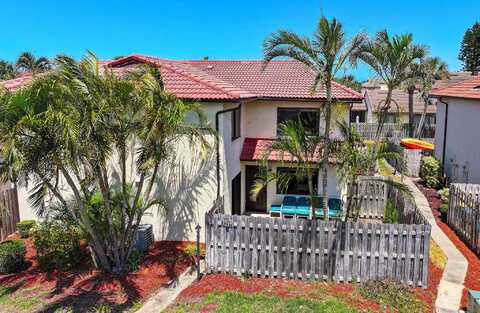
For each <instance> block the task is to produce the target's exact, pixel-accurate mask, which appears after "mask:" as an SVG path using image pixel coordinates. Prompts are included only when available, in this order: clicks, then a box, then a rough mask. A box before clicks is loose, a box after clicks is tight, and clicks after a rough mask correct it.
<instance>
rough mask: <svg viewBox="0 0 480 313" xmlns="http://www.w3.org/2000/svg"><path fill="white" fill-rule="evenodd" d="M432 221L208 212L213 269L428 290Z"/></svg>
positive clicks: (210, 269)
mask: <svg viewBox="0 0 480 313" xmlns="http://www.w3.org/2000/svg"><path fill="white" fill-rule="evenodd" d="M429 242H430V225H423V224H418V225H417V224H411V225H404V224H375V223H353V222H343V221H328V222H326V221H321V220H315V219H314V220H306V219H281V218H268V217H252V216H238V215H233V216H232V215H223V214H209V213H207V215H206V249H207V254H206V263H207V271H208V272H210V273H216V272H221V273H230V274H233V275H249V276H250V275H251V276H257V277H278V278H282V277H284V278H295V279H318V280H326V281H330V280H333V281H336V282H364V281H368V280H381V279H395V280H398V281H400V282H402V283H405V284H408V285H411V286H421V287H424V288H426V287H427V281H428V251H429Z"/></svg>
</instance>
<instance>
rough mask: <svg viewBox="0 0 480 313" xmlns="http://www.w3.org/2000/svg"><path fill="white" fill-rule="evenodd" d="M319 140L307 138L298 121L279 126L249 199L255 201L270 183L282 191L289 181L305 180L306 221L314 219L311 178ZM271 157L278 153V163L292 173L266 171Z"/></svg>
mask: <svg viewBox="0 0 480 313" xmlns="http://www.w3.org/2000/svg"><path fill="white" fill-rule="evenodd" d="M323 141H324V138H323V136H318V135H317V136H316V135H311V134H308V133H307V131H306V130H305V128H304V126H303V123H302V121H301V120H300V119H298V120H291V121H287V122H285V123H282V124H280V125H279V138H278V139H277V140H275V141H274V142H273V143H272V144H271V145H270V146H269V148H268V149H267V151H266V152H265V153H264V155H263V156H262V159H263V162H262V166H261V170H260V175H259V176H258V177H257V179H256V180H255V184H254V186H253V188H252V190H251V191H250V195H251V197H252V198H256V197H257V196H258V194H259V193H260V191H261V190H263V189H264V188H266V186H267V184H268V183H269V182H271V181H277V183H278V184H277V185H278V186H280V188H281V189H283V190H282V191H286V189H287V186H288V184H289V182H290V180H292V179H307V185H308V194H309V196H310V203H311V206H310V218H313V217H315V207H314V205H313V197H314V196H315V195H316V194H317V190H316V189H315V188H314V181H313V179H314V176H315V174H316V173H317V170H318V167H317V166H316V165H315V162H316V159H317V158H318V156H319V152H320V150H321V147H322V146H323ZM271 153H279V155H280V158H281V161H282V162H288V163H290V166H291V168H293V169H295V171H293V172H286V173H273V172H270V171H269V170H268V164H267V163H268V158H269V156H270V154H271Z"/></svg>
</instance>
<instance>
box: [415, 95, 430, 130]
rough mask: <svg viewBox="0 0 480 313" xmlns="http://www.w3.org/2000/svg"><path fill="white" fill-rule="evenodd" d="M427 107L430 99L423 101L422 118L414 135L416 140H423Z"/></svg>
mask: <svg viewBox="0 0 480 313" xmlns="http://www.w3.org/2000/svg"><path fill="white" fill-rule="evenodd" d="M427 105H428V97H427V98H425V99H423V112H422V117H421V118H420V121H419V122H418V125H417V130H416V131H415V134H414V135H415V137H416V138H421V136H422V129H423V124H424V123H425V116H426V115H427Z"/></svg>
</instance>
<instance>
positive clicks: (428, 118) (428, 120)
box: [413, 114, 436, 126]
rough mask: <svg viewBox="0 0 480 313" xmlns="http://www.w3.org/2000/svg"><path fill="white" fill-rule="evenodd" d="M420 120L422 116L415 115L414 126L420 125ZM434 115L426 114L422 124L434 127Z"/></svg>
mask: <svg viewBox="0 0 480 313" xmlns="http://www.w3.org/2000/svg"><path fill="white" fill-rule="evenodd" d="M421 118H422V114H415V115H414V116H413V123H414V125H418V123H420V119H421ZM435 122H436V120H435V114H426V115H425V121H424V122H423V125H424V126H430V125H435Z"/></svg>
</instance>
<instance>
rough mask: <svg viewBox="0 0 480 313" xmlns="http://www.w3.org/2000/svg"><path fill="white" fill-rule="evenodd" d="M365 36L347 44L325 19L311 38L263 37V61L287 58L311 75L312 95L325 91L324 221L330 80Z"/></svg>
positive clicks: (338, 28)
mask: <svg viewBox="0 0 480 313" xmlns="http://www.w3.org/2000/svg"><path fill="white" fill-rule="evenodd" d="M364 38H365V35H364V34H358V35H356V36H354V37H353V39H352V40H351V41H349V42H347V39H346V35H345V33H344V30H343V26H342V24H341V23H340V22H338V21H337V20H336V19H335V18H333V19H332V20H330V21H329V20H328V19H327V18H325V17H323V16H322V17H321V18H320V20H319V22H318V25H317V28H316V30H315V32H314V34H313V37H312V38H308V37H304V36H301V35H298V34H296V33H293V32H290V31H286V30H278V31H276V32H274V33H273V34H271V35H270V36H268V37H267V39H266V40H265V42H264V45H263V48H264V60H265V62H266V65H267V66H268V62H269V61H271V60H273V59H275V58H277V57H288V58H291V59H294V60H297V61H299V62H302V63H303V64H305V65H306V66H307V67H308V68H310V69H311V70H312V71H313V72H314V73H315V80H314V82H313V84H312V93H314V92H316V91H317V90H318V87H321V88H324V90H325V95H326V99H325V103H324V105H323V108H322V109H323V111H324V119H325V127H324V148H323V149H322V159H321V162H319V163H318V165H319V168H320V170H321V177H322V197H323V210H324V216H325V219H328V197H327V185H328V177H327V161H328V157H329V152H330V128H331V120H332V118H331V117H332V105H333V103H334V101H335V100H334V99H333V97H332V81H333V80H334V78H335V75H336V74H337V73H338V72H339V70H341V69H343V68H344V67H345V66H346V65H347V62H348V60H349V59H350V57H351V56H352V55H356V54H357V50H358V48H359V47H360V46H361V45H362V43H363V41H364Z"/></svg>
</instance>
